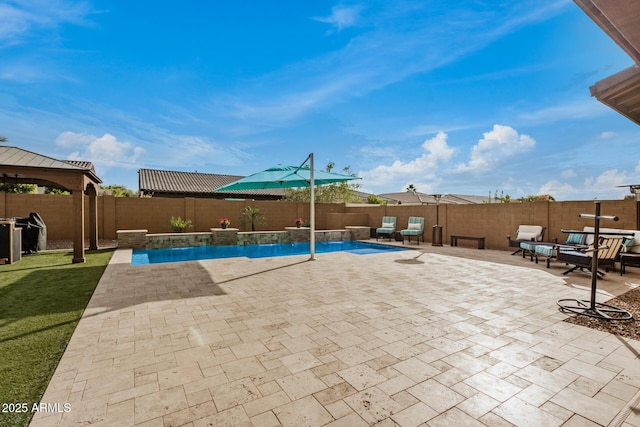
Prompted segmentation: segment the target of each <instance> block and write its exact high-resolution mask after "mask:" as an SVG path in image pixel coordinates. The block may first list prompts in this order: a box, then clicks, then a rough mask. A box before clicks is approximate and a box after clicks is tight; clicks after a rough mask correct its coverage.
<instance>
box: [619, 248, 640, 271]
mask: <svg viewBox="0 0 640 427" xmlns="http://www.w3.org/2000/svg"><path fill="white" fill-rule="evenodd" d="M627 266H630V267H640V254H636V253H628V252H623V253H621V254H620V275H621V276H622V275H623V274H624V273H625V269H626V267H627Z"/></svg>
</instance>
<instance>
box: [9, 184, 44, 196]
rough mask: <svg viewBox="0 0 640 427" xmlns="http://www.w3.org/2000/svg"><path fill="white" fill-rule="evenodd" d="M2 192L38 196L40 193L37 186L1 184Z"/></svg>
mask: <svg viewBox="0 0 640 427" xmlns="http://www.w3.org/2000/svg"><path fill="white" fill-rule="evenodd" d="M0 192H3V193H18V194H36V193H37V192H38V186H37V185H35V184H0Z"/></svg>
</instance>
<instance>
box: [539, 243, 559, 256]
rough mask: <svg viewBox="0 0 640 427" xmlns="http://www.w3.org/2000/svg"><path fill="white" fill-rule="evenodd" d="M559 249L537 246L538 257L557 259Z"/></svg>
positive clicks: (551, 246)
mask: <svg viewBox="0 0 640 427" xmlns="http://www.w3.org/2000/svg"><path fill="white" fill-rule="evenodd" d="M557 251H558V250H557V249H556V247H555V246H553V245H537V246H536V255H542V256H546V257H549V258H555V256H556V254H557Z"/></svg>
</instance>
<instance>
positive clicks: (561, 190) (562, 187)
mask: <svg viewBox="0 0 640 427" xmlns="http://www.w3.org/2000/svg"><path fill="white" fill-rule="evenodd" d="M577 192H578V191H577V190H576V189H575V188H574V187H573V186H572V185H571V184H568V183H566V182H560V181H556V180H551V181H549V182H547V183H545V184H543V185H542V186H541V187H540V190H538V193H537V194H540V195H543V194H550V195H551V196H553V197H554V198H555V199H556V200H567V199H570V198H571V197H572V196H573V195H575V194H576V193H577Z"/></svg>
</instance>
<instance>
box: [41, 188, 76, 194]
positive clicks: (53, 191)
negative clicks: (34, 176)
mask: <svg viewBox="0 0 640 427" xmlns="http://www.w3.org/2000/svg"><path fill="white" fill-rule="evenodd" d="M44 194H61V195H64V196H68V195H70V194H71V193H70V192H69V191H67V190H62V189H60V188H55V187H47V188H45V190H44Z"/></svg>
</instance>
